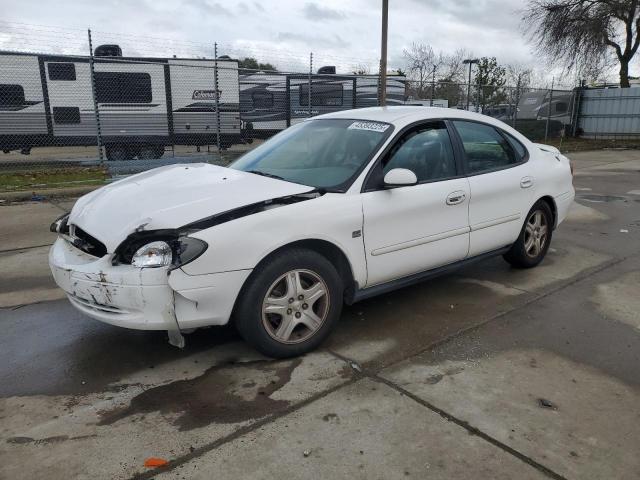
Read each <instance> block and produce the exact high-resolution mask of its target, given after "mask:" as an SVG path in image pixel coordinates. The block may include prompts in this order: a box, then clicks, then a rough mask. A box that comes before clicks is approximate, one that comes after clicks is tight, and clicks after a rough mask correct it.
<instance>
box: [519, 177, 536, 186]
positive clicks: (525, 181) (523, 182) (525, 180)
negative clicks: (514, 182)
mask: <svg viewBox="0 0 640 480" xmlns="http://www.w3.org/2000/svg"><path fill="white" fill-rule="evenodd" d="M532 185H533V178H532V177H522V178H521V179H520V187H522V188H529V187H530V186H532Z"/></svg>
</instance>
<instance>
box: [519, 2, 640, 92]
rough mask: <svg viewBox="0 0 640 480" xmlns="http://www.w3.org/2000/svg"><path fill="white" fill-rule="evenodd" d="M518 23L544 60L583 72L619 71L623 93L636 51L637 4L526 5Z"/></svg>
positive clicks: (639, 28)
mask: <svg viewBox="0 0 640 480" xmlns="http://www.w3.org/2000/svg"><path fill="white" fill-rule="evenodd" d="M523 23H524V24H525V25H527V27H526V29H527V30H528V32H529V33H530V35H531V40H532V41H533V42H534V43H535V44H536V46H537V47H538V49H539V50H540V51H541V52H542V53H543V54H545V55H546V56H547V57H548V58H550V59H553V60H556V61H562V62H563V63H565V64H566V65H567V66H568V67H569V68H579V69H583V70H589V69H594V68H596V69H597V67H598V66H600V67H602V65H606V60H607V58H611V57H613V58H615V59H616V60H617V63H618V64H619V65H620V70H619V75H620V86H621V87H623V88H628V87H629V63H630V62H631V60H632V59H633V56H634V55H635V54H636V52H637V51H638V47H639V46H640V0H529V4H528V7H527V10H526V11H525V13H524V16H523Z"/></svg>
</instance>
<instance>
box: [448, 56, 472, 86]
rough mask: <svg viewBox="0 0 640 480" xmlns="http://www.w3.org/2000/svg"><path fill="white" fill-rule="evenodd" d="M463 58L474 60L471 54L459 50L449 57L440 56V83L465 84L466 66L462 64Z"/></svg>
mask: <svg viewBox="0 0 640 480" xmlns="http://www.w3.org/2000/svg"><path fill="white" fill-rule="evenodd" d="M465 58H474V55H473V53H472V52H470V51H468V50H466V49H464V48H459V49H458V50H456V51H455V52H453V53H452V54H451V55H443V56H442V67H441V69H440V81H446V82H457V83H464V82H466V78H465V74H466V65H465V64H463V63H462V61H463V60H464V59H465Z"/></svg>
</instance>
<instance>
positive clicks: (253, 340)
mask: <svg viewBox="0 0 640 480" xmlns="http://www.w3.org/2000/svg"><path fill="white" fill-rule="evenodd" d="M343 290H344V287H343V282H342V279H341V278H340V276H339V275H338V272H337V271H336V268H335V267H334V266H333V264H332V263H331V262H329V260H327V259H326V258H325V257H324V256H322V255H320V254H319V253H317V252H314V251H313V250H307V249H301V248H296V249H288V250H284V251H281V252H278V253H276V254H274V255H273V256H271V257H269V259H268V260H267V261H266V262H262V263H261V264H260V265H259V266H258V267H257V268H256V269H255V270H254V272H253V273H252V274H251V277H249V279H248V281H247V283H246V284H245V286H244V287H243V289H242V292H241V294H240V296H239V297H238V300H237V301H236V307H235V310H234V321H235V325H236V328H237V329H238V331H239V332H240V335H241V336H242V337H243V338H244V339H245V340H246V341H247V343H249V344H250V345H251V346H253V347H254V348H255V349H256V350H258V351H259V352H261V353H262V354H264V355H267V356H269V357H273V358H287V357H295V356H298V355H302V354H304V353H307V352H310V351H311V350H314V349H315V348H316V347H317V346H318V345H320V344H321V343H322V341H323V340H324V339H325V338H326V337H327V336H328V335H329V333H330V332H331V330H332V329H333V326H334V325H335V323H336V322H337V320H338V318H339V317H340V313H341V311H342V299H343ZM323 292H324V293H323Z"/></svg>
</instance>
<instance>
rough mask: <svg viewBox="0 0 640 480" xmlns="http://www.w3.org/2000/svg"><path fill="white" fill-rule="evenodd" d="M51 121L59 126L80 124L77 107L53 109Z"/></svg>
mask: <svg viewBox="0 0 640 480" xmlns="http://www.w3.org/2000/svg"><path fill="white" fill-rule="evenodd" d="M53 121H54V122H56V123H57V124H60V125H69V124H73V123H80V109H79V108H78V107H53Z"/></svg>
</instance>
